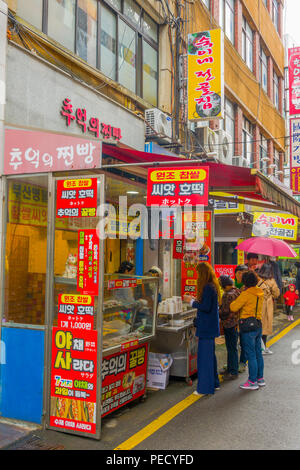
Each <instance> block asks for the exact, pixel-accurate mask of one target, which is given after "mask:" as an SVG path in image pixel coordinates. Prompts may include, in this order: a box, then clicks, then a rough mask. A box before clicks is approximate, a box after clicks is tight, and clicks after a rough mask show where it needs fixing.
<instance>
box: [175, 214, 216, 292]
mask: <svg viewBox="0 0 300 470" xmlns="http://www.w3.org/2000/svg"><path fill="white" fill-rule="evenodd" d="M183 230H184V234H185V242H184V254H183V258H182V266H181V293H182V295H184V294H190V295H193V296H196V293H197V279H198V273H197V269H196V267H197V264H198V263H199V262H201V261H206V262H208V263H211V212H210V211H205V212H188V213H184V214H183ZM193 232H194V233H196V234H197V235H198V236H199V237H200V239H199V242H197V241H195V243H193V241H192V240H190V239H189V233H191V234H192V233H193Z"/></svg>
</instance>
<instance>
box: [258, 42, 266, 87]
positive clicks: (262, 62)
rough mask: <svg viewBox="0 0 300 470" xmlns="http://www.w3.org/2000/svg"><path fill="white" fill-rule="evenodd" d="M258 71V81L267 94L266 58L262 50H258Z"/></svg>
mask: <svg viewBox="0 0 300 470" xmlns="http://www.w3.org/2000/svg"><path fill="white" fill-rule="evenodd" d="M259 60H260V69H259V79H260V84H261V87H262V89H263V90H264V91H265V92H266V93H267V92H268V58H267V56H266V54H265V53H264V50H263V48H262V47H261V48H260V56H259Z"/></svg>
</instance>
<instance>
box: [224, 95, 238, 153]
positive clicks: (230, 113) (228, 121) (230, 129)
mask: <svg viewBox="0 0 300 470" xmlns="http://www.w3.org/2000/svg"><path fill="white" fill-rule="evenodd" d="M224 117H225V119H224V130H225V131H226V132H227V134H229V135H230V144H229V153H230V156H231V157H233V156H234V146H235V144H234V140H235V139H234V138H235V107H234V104H233V103H232V102H231V101H229V100H228V99H227V98H225V113H224Z"/></svg>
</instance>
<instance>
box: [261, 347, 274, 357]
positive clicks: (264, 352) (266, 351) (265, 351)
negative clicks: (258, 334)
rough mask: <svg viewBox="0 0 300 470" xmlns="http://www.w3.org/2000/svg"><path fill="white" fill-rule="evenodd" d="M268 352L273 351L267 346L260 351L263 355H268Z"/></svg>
mask: <svg viewBox="0 0 300 470" xmlns="http://www.w3.org/2000/svg"><path fill="white" fill-rule="evenodd" d="M270 354H273V352H272V351H271V350H270V349H269V348H266V349H264V350H263V351H262V355H263V356H269V355H270Z"/></svg>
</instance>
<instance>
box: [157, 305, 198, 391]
mask: <svg viewBox="0 0 300 470" xmlns="http://www.w3.org/2000/svg"><path fill="white" fill-rule="evenodd" d="M196 315H197V309H191V308H189V307H188V306H183V311H182V312H177V313H163V314H158V323H157V327H156V336H155V339H154V340H153V341H152V343H151V351H152V352H159V353H164V354H171V356H172V359H173V363H172V366H171V369H170V375H171V376H174V377H184V378H185V380H186V382H187V383H189V384H190V385H191V384H192V381H191V376H192V375H194V374H195V373H196V372H197V348H198V342H197V338H196V336H195V328H194V324H193V320H194V318H195V317H196Z"/></svg>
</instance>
